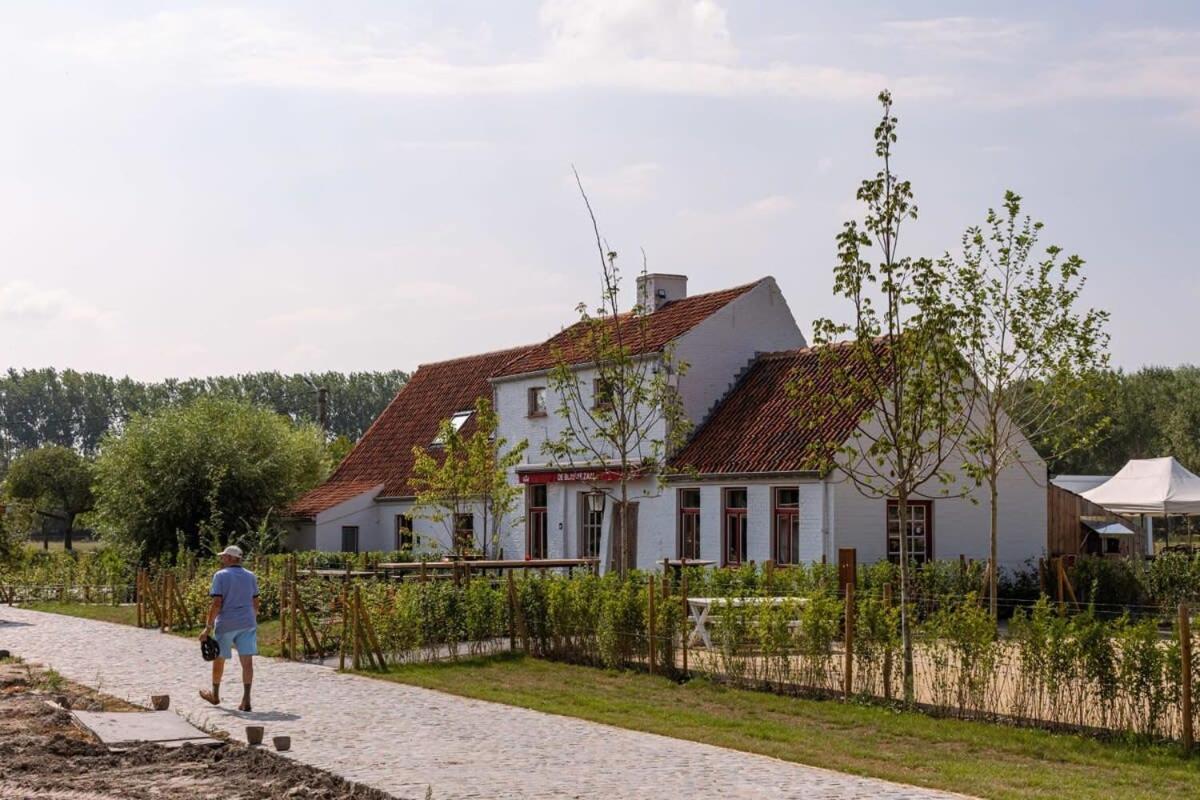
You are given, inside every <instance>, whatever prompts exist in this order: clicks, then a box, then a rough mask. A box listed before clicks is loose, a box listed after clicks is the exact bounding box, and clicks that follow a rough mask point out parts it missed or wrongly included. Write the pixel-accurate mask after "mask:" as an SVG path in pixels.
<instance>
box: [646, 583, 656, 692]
mask: <svg viewBox="0 0 1200 800" xmlns="http://www.w3.org/2000/svg"><path fill="white" fill-rule="evenodd" d="M655 594H656V592H655V591H654V576H653V575H647V576H646V632H647V637H646V638H647V642H646V644H647V647H648V649H649V652H648V653H647V655H648V656H649V660H648V661H647V663H648V664H649V665H650V674H651V675H653V674H654V595H655Z"/></svg>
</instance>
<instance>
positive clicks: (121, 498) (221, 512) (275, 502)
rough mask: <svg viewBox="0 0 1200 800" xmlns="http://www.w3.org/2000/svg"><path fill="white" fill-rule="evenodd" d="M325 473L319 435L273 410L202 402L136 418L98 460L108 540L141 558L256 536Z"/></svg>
mask: <svg viewBox="0 0 1200 800" xmlns="http://www.w3.org/2000/svg"><path fill="white" fill-rule="evenodd" d="M327 471H328V460H327V456H326V452H325V437H324V434H323V433H322V432H321V431H320V430H319V429H318V428H317V427H316V426H315V425H295V424H293V423H292V422H291V421H290V420H288V418H287V417H284V416H282V415H280V414H277V413H275V412H274V411H271V410H269V409H265V408H260V407H258V406H253V405H249V404H247V403H243V402H239V401H236V400H224V399H217V398H214V397H202V398H200V399H198V400H195V401H193V402H191V403H189V404H187V405H184V406H179V407H172V408H166V409H163V410H161V411H159V412H157V413H155V414H151V415H144V416H143V415H138V416H135V417H133V418H132V419H131V420H130V421H129V424H128V425H127V426H126V427H125V430H124V431H123V432H122V433H121V434H120V435H119V436H117V435H115V434H110V435H109V436H108V437H107V438H106V439H105V440H104V443H103V444H102V445H101V448H100V456H99V458H97V460H96V484H95V491H96V500H97V509H96V510H97V512H98V514H99V518H100V521H101V523H102V526H103V527H102V531H103V533H104V534H105V535H106V536H109V535H111V536H113V537H114V538H115V539H116V540H117V541H119V542H122V543H125V544H128V545H130V546H133V547H136V548H138V549H139V550H140V552H141V554H142V555H143V556H144V557H147V558H156V557H158V556H159V555H161V554H169V553H172V552H174V551H175V550H176V549H177V548H178V547H179V546H180V543H181V542H180V540H181V539H182V546H184V547H186V548H187V549H190V550H198V549H199V548H200V547H201V546H202V545H205V546H211V545H212V544H213V542H212V539H213V538H216V539H217V540H218V541H219V543H220V544H221V545H224V544H228V541H229V537H230V529H231V528H232V527H233V526H249V527H251V528H257V527H258V526H259V525H260V524H262V520H263V519H264V518H265V517H266V516H267V515H268V514H269V513H270V511H271V510H272V509H282V508H284V507H285V506H286V505H287V504H288V503H289V502H291V501H292V500H294V499H295V498H296V497H298V496H299V495H300V494H301V493H303V492H304V491H306V490H307V489H310V488H312V487H313V486H314V485H316V484H317V483H318V482H320V481H321V479H322V478H324V477H325V474H326V472H327Z"/></svg>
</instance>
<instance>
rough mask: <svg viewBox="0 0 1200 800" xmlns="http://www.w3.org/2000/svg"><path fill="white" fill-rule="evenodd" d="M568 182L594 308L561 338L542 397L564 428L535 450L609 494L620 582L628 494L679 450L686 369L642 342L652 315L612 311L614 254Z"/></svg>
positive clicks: (661, 347) (666, 349)
mask: <svg viewBox="0 0 1200 800" xmlns="http://www.w3.org/2000/svg"><path fill="white" fill-rule="evenodd" d="M575 180H576V184H577V185H578V186H579V192H580V194H581V195H582V197H583V202H584V205H585V206H586V207H587V211H588V216H589V218H590V219H591V223H592V233H593V235H594V236H595V242H596V250H597V253H598V255H599V261H600V282H601V290H600V304H599V306H598V307H597V308H595V309H589V308H588V306H587V304H586V303H580V304H579V305H578V306H577V307H576V310H577V311H578V313H579V322H577V323H576V324H575V325H573V326H572V327H571V328H569V329H568V330H567V331H565V332H564V336H565V339H564V342H563V343H562V344H561V345H560V346H559V347H558V348H557V351H556V352H555V354H554V359H555V366H554V368H553V369H552V370H551V372H550V378H549V384H550V386H549V389H550V392H551V393H552V394H554V395H556V396H557V398H558V407H557V408H556V409H555V411H554V413H555V414H557V415H558V417H559V418H560V419H562V421H563V423H564V424H563V427H562V430H561V431H560V433H559V435H558V436H557V437H554V438H550V439H547V441H546V442H545V443H544V444H543V445H542V450H543V452H544V453H545V454H546V455H547V456H548V457H549V458H550V459H551V461H552V462H553V463H554V464H555V465H556V466H559V467H568V468H572V469H580V468H582V469H589V470H594V471H595V473H596V474H597V475H599V476H600V479H599V480H597V481H594V482H593V488H594V489H596V490H597V491H601V492H603V493H604V494H605V495H607V496H609V497H612V496H613V494H614V493H613V490H612V486H613V484H615V485H616V493H615V494H616V497H615V501H616V513H615V515H614V517H613V519H614V528H613V541H612V546H611V548H610V550H611V561H610V563H611V564H612V565H613V566H615V567H616V569H617V570H618V572H619V573H620V575H621V576H622V577H624V576H625V573H626V572H627V570H628V568H629V564H630V562H632V561H635V560H636V555H637V554H636V553H635V552H632V550H633V548H632V547H631V543H630V541H629V536H628V528H629V521H630V502H631V501H630V497H629V484H630V483H631V482H632V481H634V480H637V479H639V478H645V477H647V476H655V477H660V467H661V465H662V462H663V460H664V458H665V457H666V456H668V455H669V454H670V453H672V452H674V450H675V449H677V448H678V447H679V446H681V445H682V444H683V442H684V441H685V440H686V438H687V435H688V431H689V430H690V427H691V424H690V422H689V421H688V419H687V417H686V415H685V414H684V413H683V406H682V404H681V402H680V399H679V394H678V392H677V391H676V385H677V381H678V379H679V378H680V377H681V376H683V375H684V374H686V372H687V364H686V363H685V362H681V361H677V360H676V359H675V355H674V348H673V347H672V345H671V344H670V343H666V344H657V343H655V342H653V341H652V339H651V320H650V315H651V313H652V312H653V308H647V307H643V305H642V300H641V299H640V298H639V302H638V303H637V304H635V305H634V306H633V307H632V309H631V310H629V311H622V310H621V297H620V288H621V272H620V269H619V268H618V267H617V254H616V252H615V251H613V250H611V249H610V248H608V247H607V245H606V243H605V242H604V240H603V237H601V235H600V227H599V225H598V223H597V222H596V215H595V214H594V213H593V211H592V206H591V203H590V202H589V201H588V197H587V194H586V192H584V190H583V184H582V183H581V182H580V181H579V175H578V174H576V176H575ZM645 274H646V266H645V256H644V255H643V259H642V275H643V276H644V275H645ZM650 302H651V303H653V300H652V299H651V300H650Z"/></svg>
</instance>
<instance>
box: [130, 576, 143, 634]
mask: <svg viewBox="0 0 1200 800" xmlns="http://www.w3.org/2000/svg"><path fill="white" fill-rule="evenodd" d="M133 600H134V602H135V603H136V604H137V626H138V627H139V628H144V627H146V606H145V603H146V598H145V597H144V596H143V592H142V571H141V570H140V569H139V570H138V571H137V577H136V578H134V588H133Z"/></svg>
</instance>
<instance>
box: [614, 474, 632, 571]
mask: <svg viewBox="0 0 1200 800" xmlns="http://www.w3.org/2000/svg"><path fill="white" fill-rule="evenodd" d="M628 522H629V483H628V481H626V480H625V477H624V476H623V475H622V477H621V515H620V523H619V526H618V528H617V554H618V558H619V559H620V561H619V564H618V567H617V570H618V572H617V574H619V575H620V576H621V579H622V580H624V579H625V575H626V573H627V572H628V571H629V564H628V563H626V562H627V561H628V560H629V553H628V552H626V544H627V536H626V527H627V525H628Z"/></svg>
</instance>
